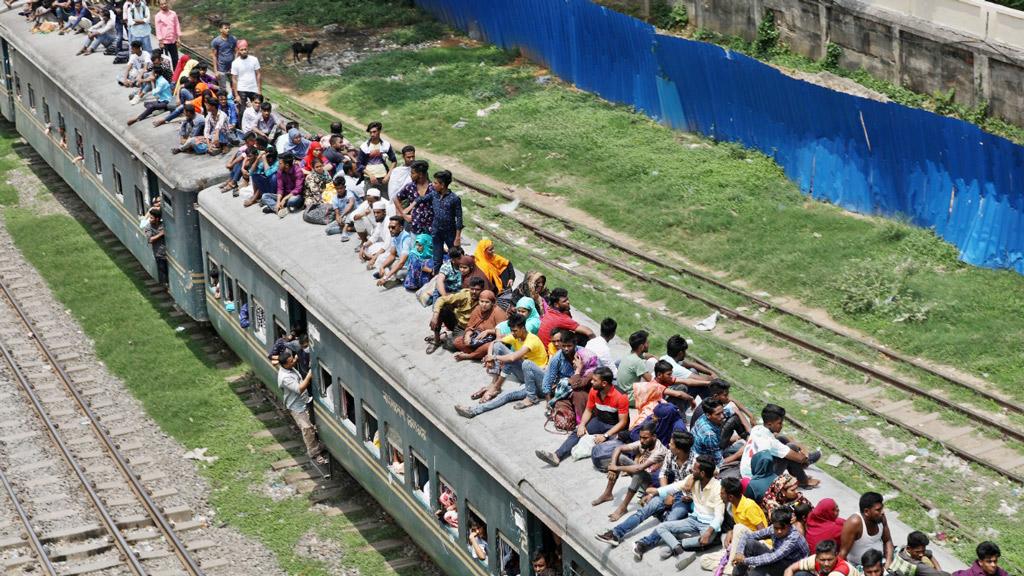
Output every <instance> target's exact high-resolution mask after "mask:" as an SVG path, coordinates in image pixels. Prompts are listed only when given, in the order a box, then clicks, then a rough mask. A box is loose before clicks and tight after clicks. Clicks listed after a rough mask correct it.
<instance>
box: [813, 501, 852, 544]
mask: <svg viewBox="0 0 1024 576" xmlns="http://www.w3.org/2000/svg"><path fill="white" fill-rule="evenodd" d="M843 521H844V520H843V519H842V518H840V517H839V506H838V505H837V504H836V501H835V500H833V499H831V498H822V500H821V502H818V505H817V506H815V507H814V510H811V513H810V514H808V515H807V534H806V536H807V547H808V548H810V549H811V550H814V547H815V546H817V545H818V542H824V541H825V540H834V541H835V542H836V544H838V543H839V536H840V535H841V534H842V533H843Z"/></svg>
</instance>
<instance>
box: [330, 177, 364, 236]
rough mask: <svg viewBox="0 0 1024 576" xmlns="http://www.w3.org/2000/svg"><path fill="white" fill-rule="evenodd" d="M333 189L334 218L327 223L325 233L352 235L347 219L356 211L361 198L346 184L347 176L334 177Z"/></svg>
mask: <svg viewBox="0 0 1024 576" xmlns="http://www.w3.org/2000/svg"><path fill="white" fill-rule="evenodd" d="M331 190H333V193H334V197H333V198H331V205H332V206H334V220H333V221H332V222H330V223H328V224H327V229H326V230H325V233H326V234H327V235H328V236H333V235H335V234H349V235H351V234H352V233H351V232H349V231H348V230H346V226H345V220H346V219H347V218H348V217H349V215H350V214H352V213H353V212H355V209H356V206H358V205H359V198H356V195H355V193H354V192H352V191H351V190H349V189H348V187H347V185H346V184H345V177H344V176H341V175H338V176H335V177H334V182H332V184H331Z"/></svg>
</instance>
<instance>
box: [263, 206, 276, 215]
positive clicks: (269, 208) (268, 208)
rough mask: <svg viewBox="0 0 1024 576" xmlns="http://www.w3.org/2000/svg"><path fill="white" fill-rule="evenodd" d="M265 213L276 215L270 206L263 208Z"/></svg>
mask: <svg viewBox="0 0 1024 576" xmlns="http://www.w3.org/2000/svg"><path fill="white" fill-rule="evenodd" d="M263 213H264V214H273V213H274V209H273V208H271V207H270V206H264V207H263Z"/></svg>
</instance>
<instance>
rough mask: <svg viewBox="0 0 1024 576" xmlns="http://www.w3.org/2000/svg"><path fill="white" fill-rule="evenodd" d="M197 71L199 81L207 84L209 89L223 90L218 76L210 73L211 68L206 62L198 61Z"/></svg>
mask: <svg viewBox="0 0 1024 576" xmlns="http://www.w3.org/2000/svg"><path fill="white" fill-rule="evenodd" d="M195 71H196V73H198V74H199V81H200V82H202V83H203V84H206V86H207V88H208V89H209V90H213V91H214V92H219V91H220V90H221V87H220V84H219V82H218V79H217V76H214V75H212V74H210V68H209V66H207V65H206V62H198V63H197V64H196V67H195Z"/></svg>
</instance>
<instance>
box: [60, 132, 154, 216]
mask: <svg viewBox="0 0 1024 576" xmlns="http://www.w3.org/2000/svg"><path fill="white" fill-rule="evenodd" d="M75 153H77V154H78V156H79V157H80V158H85V137H83V136H82V133H81V132H80V131H79V130H78V128H75ZM140 216H141V214H140Z"/></svg>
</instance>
